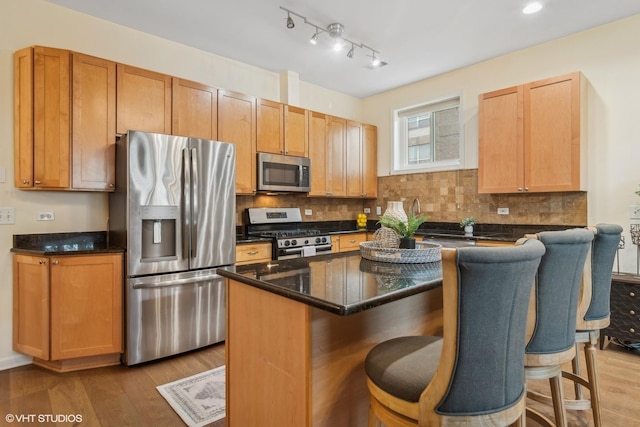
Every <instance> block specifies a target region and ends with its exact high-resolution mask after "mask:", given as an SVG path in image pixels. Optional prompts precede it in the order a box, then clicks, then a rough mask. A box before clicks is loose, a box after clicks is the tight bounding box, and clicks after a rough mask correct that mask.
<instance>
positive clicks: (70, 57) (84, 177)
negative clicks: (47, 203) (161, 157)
mask: <svg viewBox="0 0 640 427" xmlns="http://www.w3.org/2000/svg"><path fill="white" fill-rule="evenodd" d="M115 67H116V66H115V63H113V62H111V61H106V60H103V59H100V58H95V57H92V56H88V55H83V54H79V53H75V52H70V51H68V50H62V49H54V48H48V47H42V46H35V47H29V48H25V49H21V50H19V51H17V52H16V53H15V54H14V113H15V114H14V138H15V150H14V156H15V157H14V164H15V179H14V182H15V186H16V187H17V188H20V189H43V190H81V191H112V190H113V189H114V182H115V181H114V174H115V103H116V98H115V95H116V88H115V83H116V82H115V79H116V68H115ZM72 159H73V161H72Z"/></svg>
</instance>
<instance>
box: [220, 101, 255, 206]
mask: <svg viewBox="0 0 640 427" xmlns="http://www.w3.org/2000/svg"><path fill="white" fill-rule="evenodd" d="M218 139H219V140H220V141H224V142H230V143H232V144H234V145H235V146H236V165H237V166H236V194H247V195H253V194H255V192H256V163H257V159H256V98H255V97H253V96H248V95H244V94H241V93H237V92H232V91H228V90H219V91H218Z"/></svg>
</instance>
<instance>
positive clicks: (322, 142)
mask: <svg viewBox="0 0 640 427" xmlns="http://www.w3.org/2000/svg"><path fill="white" fill-rule="evenodd" d="M308 134H309V159H311V190H310V191H309V196H326V195H327V171H326V165H327V115H326V114H322V113H316V112H315V111H310V112H309V132H308Z"/></svg>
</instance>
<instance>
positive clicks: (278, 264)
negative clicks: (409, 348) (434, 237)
mask: <svg viewBox="0 0 640 427" xmlns="http://www.w3.org/2000/svg"><path fill="white" fill-rule="evenodd" d="M218 273H219V274H220V275H222V276H225V277H226V278H227V279H228V281H227V319H226V324H227V338H226V366H227V368H226V376H227V377H226V379H227V382H226V384H227V385H226V387H227V389H226V393H227V395H226V398H227V415H226V416H227V425H228V426H230V427H234V426H236V427H239V426H257V425H260V426H263V427H269V426H273V427H287V426H289V427H301V426H313V427H319V426H323V427H324V426H326V427H335V426H366V425H367V413H368V406H369V402H368V392H367V386H366V376H365V373H364V367H363V362H364V359H365V356H366V354H367V352H368V351H369V350H370V349H371V348H372V347H373V346H375V345H376V344H378V343H379V342H382V341H384V340H387V339H390V338H393V337H396V336H402V335H420V334H428V335H442V269H441V264H440V262H434V263H423V264H394V263H384V262H372V261H368V260H366V259H363V258H362V257H361V256H360V253H359V252H347V253H336V254H331V255H322V256H316V257H312V258H296V259H291V260H284V261H271V262H269V263H263V264H254V265H247V266H236V267H226V268H221V269H218Z"/></svg>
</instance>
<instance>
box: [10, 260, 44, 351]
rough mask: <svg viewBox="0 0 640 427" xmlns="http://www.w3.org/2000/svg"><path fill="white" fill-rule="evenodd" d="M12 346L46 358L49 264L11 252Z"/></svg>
mask: <svg viewBox="0 0 640 427" xmlns="http://www.w3.org/2000/svg"><path fill="white" fill-rule="evenodd" d="M13 348H14V350H16V351H19V352H20V353H24V354H28V355H29V356H33V357H37V358H39V359H43V360H49V263H48V260H47V258H45V257H35V256H27V255H19V254H15V255H13Z"/></svg>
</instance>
